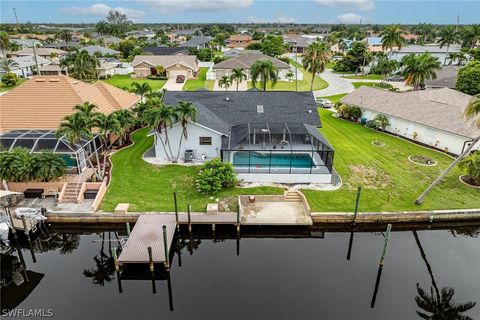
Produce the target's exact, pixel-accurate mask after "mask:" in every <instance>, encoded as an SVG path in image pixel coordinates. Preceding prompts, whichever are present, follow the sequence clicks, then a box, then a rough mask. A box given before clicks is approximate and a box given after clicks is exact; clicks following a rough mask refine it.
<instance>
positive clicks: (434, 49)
mask: <svg viewBox="0 0 480 320" xmlns="http://www.w3.org/2000/svg"><path fill="white" fill-rule="evenodd" d="M425 51H428V52H430V53H446V52H447V46H443V47H442V48H440V46H438V45H426V46H421V45H418V44H411V45H408V46H404V47H402V49H400V50H399V51H397V52H402V53H424V52H425ZM459 51H460V46H458V45H451V46H450V47H449V48H448V52H449V53H452V52H459ZM393 53H395V51H394V52H393Z"/></svg>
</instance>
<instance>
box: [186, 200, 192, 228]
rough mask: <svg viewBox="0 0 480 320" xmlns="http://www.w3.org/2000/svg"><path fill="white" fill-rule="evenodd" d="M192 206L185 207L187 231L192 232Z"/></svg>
mask: <svg viewBox="0 0 480 320" xmlns="http://www.w3.org/2000/svg"><path fill="white" fill-rule="evenodd" d="M191 211H192V206H191V205H188V207H187V218H188V231H189V232H192V217H191V214H192V213H191Z"/></svg>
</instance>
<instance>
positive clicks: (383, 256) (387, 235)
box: [370, 223, 392, 309]
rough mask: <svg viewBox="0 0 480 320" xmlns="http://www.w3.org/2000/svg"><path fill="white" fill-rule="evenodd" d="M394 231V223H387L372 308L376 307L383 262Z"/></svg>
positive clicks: (371, 303)
mask: <svg viewBox="0 0 480 320" xmlns="http://www.w3.org/2000/svg"><path fill="white" fill-rule="evenodd" d="M391 231H392V225H391V224H390V223H389V224H387V231H386V233H385V242H384V244H383V249H382V255H381V257H380V263H379V264H378V271H377V279H376V280H375V289H374V291H373V297H372V301H371V302H370V308H372V309H373V308H374V307H375V301H376V300H377V293H378V288H379V286H380V278H381V277H382V271H383V263H384V262H385V254H386V253H387V246H388V241H389V240H390V233H391Z"/></svg>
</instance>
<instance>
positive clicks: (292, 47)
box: [283, 34, 315, 54]
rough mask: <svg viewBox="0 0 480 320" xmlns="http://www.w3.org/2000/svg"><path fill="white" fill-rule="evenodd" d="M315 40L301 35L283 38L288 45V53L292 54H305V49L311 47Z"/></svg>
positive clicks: (289, 35) (288, 35)
mask: <svg viewBox="0 0 480 320" xmlns="http://www.w3.org/2000/svg"><path fill="white" fill-rule="evenodd" d="M314 41H315V39H311V38H308V37H303V36H299V35H291V34H287V35H284V36H283V42H284V43H285V44H287V45H288V48H289V49H288V51H289V52H291V53H295V52H296V53H300V54H301V53H303V52H304V51H305V48H307V47H308V46H309V45H311V44H312V43H313V42H314Z"/></svg>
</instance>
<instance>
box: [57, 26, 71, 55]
mask: <svg viewBox="0 0 480 320" xmlns="http://www.w3.org/2000/svg"><path fill="white" fill-rule="evenodd" d="M58 38H59V39H61V40H63V41H65V47H66V49H67V51H68V49H69V48H68V41H71V40H72V33H71V32H70V31H68V30H67V29H62V30H60V32H58Z"/></svg>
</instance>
